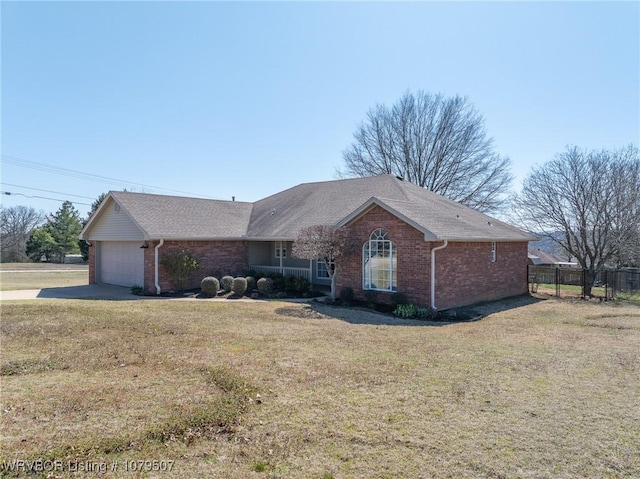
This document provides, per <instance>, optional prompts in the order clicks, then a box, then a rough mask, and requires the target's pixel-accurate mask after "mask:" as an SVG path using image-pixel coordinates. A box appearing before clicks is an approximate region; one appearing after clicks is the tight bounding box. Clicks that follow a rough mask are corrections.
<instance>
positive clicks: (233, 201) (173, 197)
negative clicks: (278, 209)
mask: <svg viewBox="0 0 640 479" xmlns="http://www.w3.org/2000/svg"><path fill="white" fill-rule="evenodd" d="M109 193H110V194H112V195H118V196H119V195H123V194H124V195H135V196H160V197H163V198H172V199H175V198H179V199H185V200H199V201H218V202H221V203H242V204H251V205H253V204H255V201H236V200H222V199H217V198H203V197H202V196H184V195H166V194H162V193H144V192H139V191H118V190H110V191H109Z"/></svg>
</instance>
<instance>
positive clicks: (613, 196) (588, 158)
mask: <svg viewBox="0 0 640 479" xmlns="http://www.w3.org/2000/svg"><path fill="white" fill-rule="evenodd" d="M514 208H515V214H516V216H517V217H518V218H519V219H520V221H521V223H522V226H523V227H525V228H527V229H529V230H530V231H535V232H539V233H542V234H544V235H545V236H547V237H548V238H550V239H552V240H553V241H556V242H557V243H558V244H559V245H560V246H562V247H563V248H564V249H565V250H566V251H568V252H569V253H570V254H571V255H573V256H574V257H575V258H576V260H577V261H578V263H579V264H580V266H581V267H582V268H583V269H585V270H586V271H587V275H586V276H587V281H586V285H585V293H586V294H588V295H591V288H592V286H593V284H594V281H595V278H596V275H597V273H598V272H599V271H600V270H602V268H603V267H604V266H605V265H606V264H608V263H614V264H619V263H620V262H621V261H625V258H632V257H636V258H637V257H638V253H639V252H638V251H637V250H635V251H634V248H637V247H638V243H639V242H640V241H639V237H638V233H639V227H638V225H639V224H640V155H639V153H638V149H637V148H636V147H635V146H633V145H630V146H628V147H626V148H623V149H620V150H615V151H606V150H603V151H590V152H589V151H583V150H580V149H578V148H576V147H569V148H567V150H566V151H565V152H564V153H561V154H559V155H557V156H556V157H555V159H553V160H551V161H549V162H547V163H546V164H544V165H542V166H540V167H537V168H534V169H533V170H532V171H531V173H530V174H529V176H528V177H527V178H526V179H525V181H524V183H523V188H522V192H521V193H520V194H519V195H516V196H515V198H514ZM558 232H560V234H558Z"/></svg>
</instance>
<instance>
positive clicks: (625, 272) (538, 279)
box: [527, 265, 640, 301]
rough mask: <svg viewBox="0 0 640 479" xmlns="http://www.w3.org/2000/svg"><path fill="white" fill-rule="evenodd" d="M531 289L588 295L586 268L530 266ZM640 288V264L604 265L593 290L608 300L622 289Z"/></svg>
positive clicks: (624, 290)
mask: <svg viewBox="0 0 640 479" xmlns="http://www.w3.org/2000/svg"><path fill="white" fill-rule="evenodd" d="M527 278H528V281H529V291H531V292H532V293H536V292H538V291H540V292H545V293H550V294H554V295H555V296H557V297H558V298H560V297H581V298H583V299H584V298H585V289H584V285H585V283H586V278H587V271H586V270H584V269H579V268H566V267H564V268H561V267H557V266H536V265H528V266H527ZM638 292H640V268H622V269H603V270H602V271H600V272H599V273H598V274H597V275H596V280H595V282H594V285H593V288H592V290H591V294H592V295H594V296H598V297H601V298H603V299H604V300H605V301H606V300H608V299H613V298H615V296H616V295H617V294H619V293H631V294H634V293H638Z"/></svg>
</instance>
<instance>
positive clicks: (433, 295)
mask: <svg viewBox="0 0 640 479" xmlns="http://www.w3.org/2000/svg"><path fill="white" fill-rule="evenodd" d="M447 244H449V242H448V240H444V243H443V244H442V245H440V246H437V247H435V248H433V249H432V250H431V309H433V310H434V311H435V310H436V309H438V308H436V251H438V250H439V249H445V248H446V247H447Z"/></svg>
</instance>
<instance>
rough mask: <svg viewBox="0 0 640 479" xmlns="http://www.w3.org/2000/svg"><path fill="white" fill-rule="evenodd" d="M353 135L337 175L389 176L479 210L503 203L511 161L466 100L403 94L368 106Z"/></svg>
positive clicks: (497, 206)
mask: <svg viewBox="0 0 640 479" xmlns="http://www.w3.org/2000/svg"><path fill="white" fill-rule="evenodd" d="M353 137H354V141H353V143H352V144H351V146H350V147H349V148H348V149H346V150H345V151H344V152H343V160H344V163H345V169H344V171H339V172H338V174H339V175H340V176H343V177H344V176H373V175H381V174H392V175H395V176H398V177H402V178H403V179H405V180H406V181H410V182H411V183H415V184H416V185H419V186H422V187H425V188H428V189H429V190H431V191H433V192H435V193H438V194H440V195H443V196H446V197H448V198H450V199H452V200H455V201H458V202H460V203H462V204H465V205H467V206H470V207H472V208H475V209H477V210H480V211H483V212H495V211H498V210H500V209H501V208H502V207H503V206H504V204H505V202H506V196H507V192H508V190H509V188H510V185H511V181H512V176H511V174H510V173H509V168H510V166H511V160H510V159H509V158H507V157H501V156H500V155H498V154H497V153H495V152H494V149H493V139H492V138H488V137H487V133H486V131H485V127H484V119H483V118H482V116H481V115H480V114H479V113H478V112H477V111H476V110H475V109H474V108H473V107H472V106H471V105H470V104H469V103H468V102H467V99H466V98H462V97H459V96H455V97H451V98H445V97H443V96H442V95H430V94H428V93H425V92H423V91H418V92H417V93H416V94H415V95H414V94H413V93H411V92H406V93H405V94H404V95H403V96H402V98H400V100H398V101H397V102H396V103H394V104H393V106H392V107H391V108H389V107H387V106H386V105H377V106H376V107H375V108H373V109H371V110H369V112H368V113H367V118H366V120H365V121H363V122H362V123H361V124H360V126H359V127H358V129H357V130H356V132H355V133H354V135H353Z"/></svg>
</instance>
